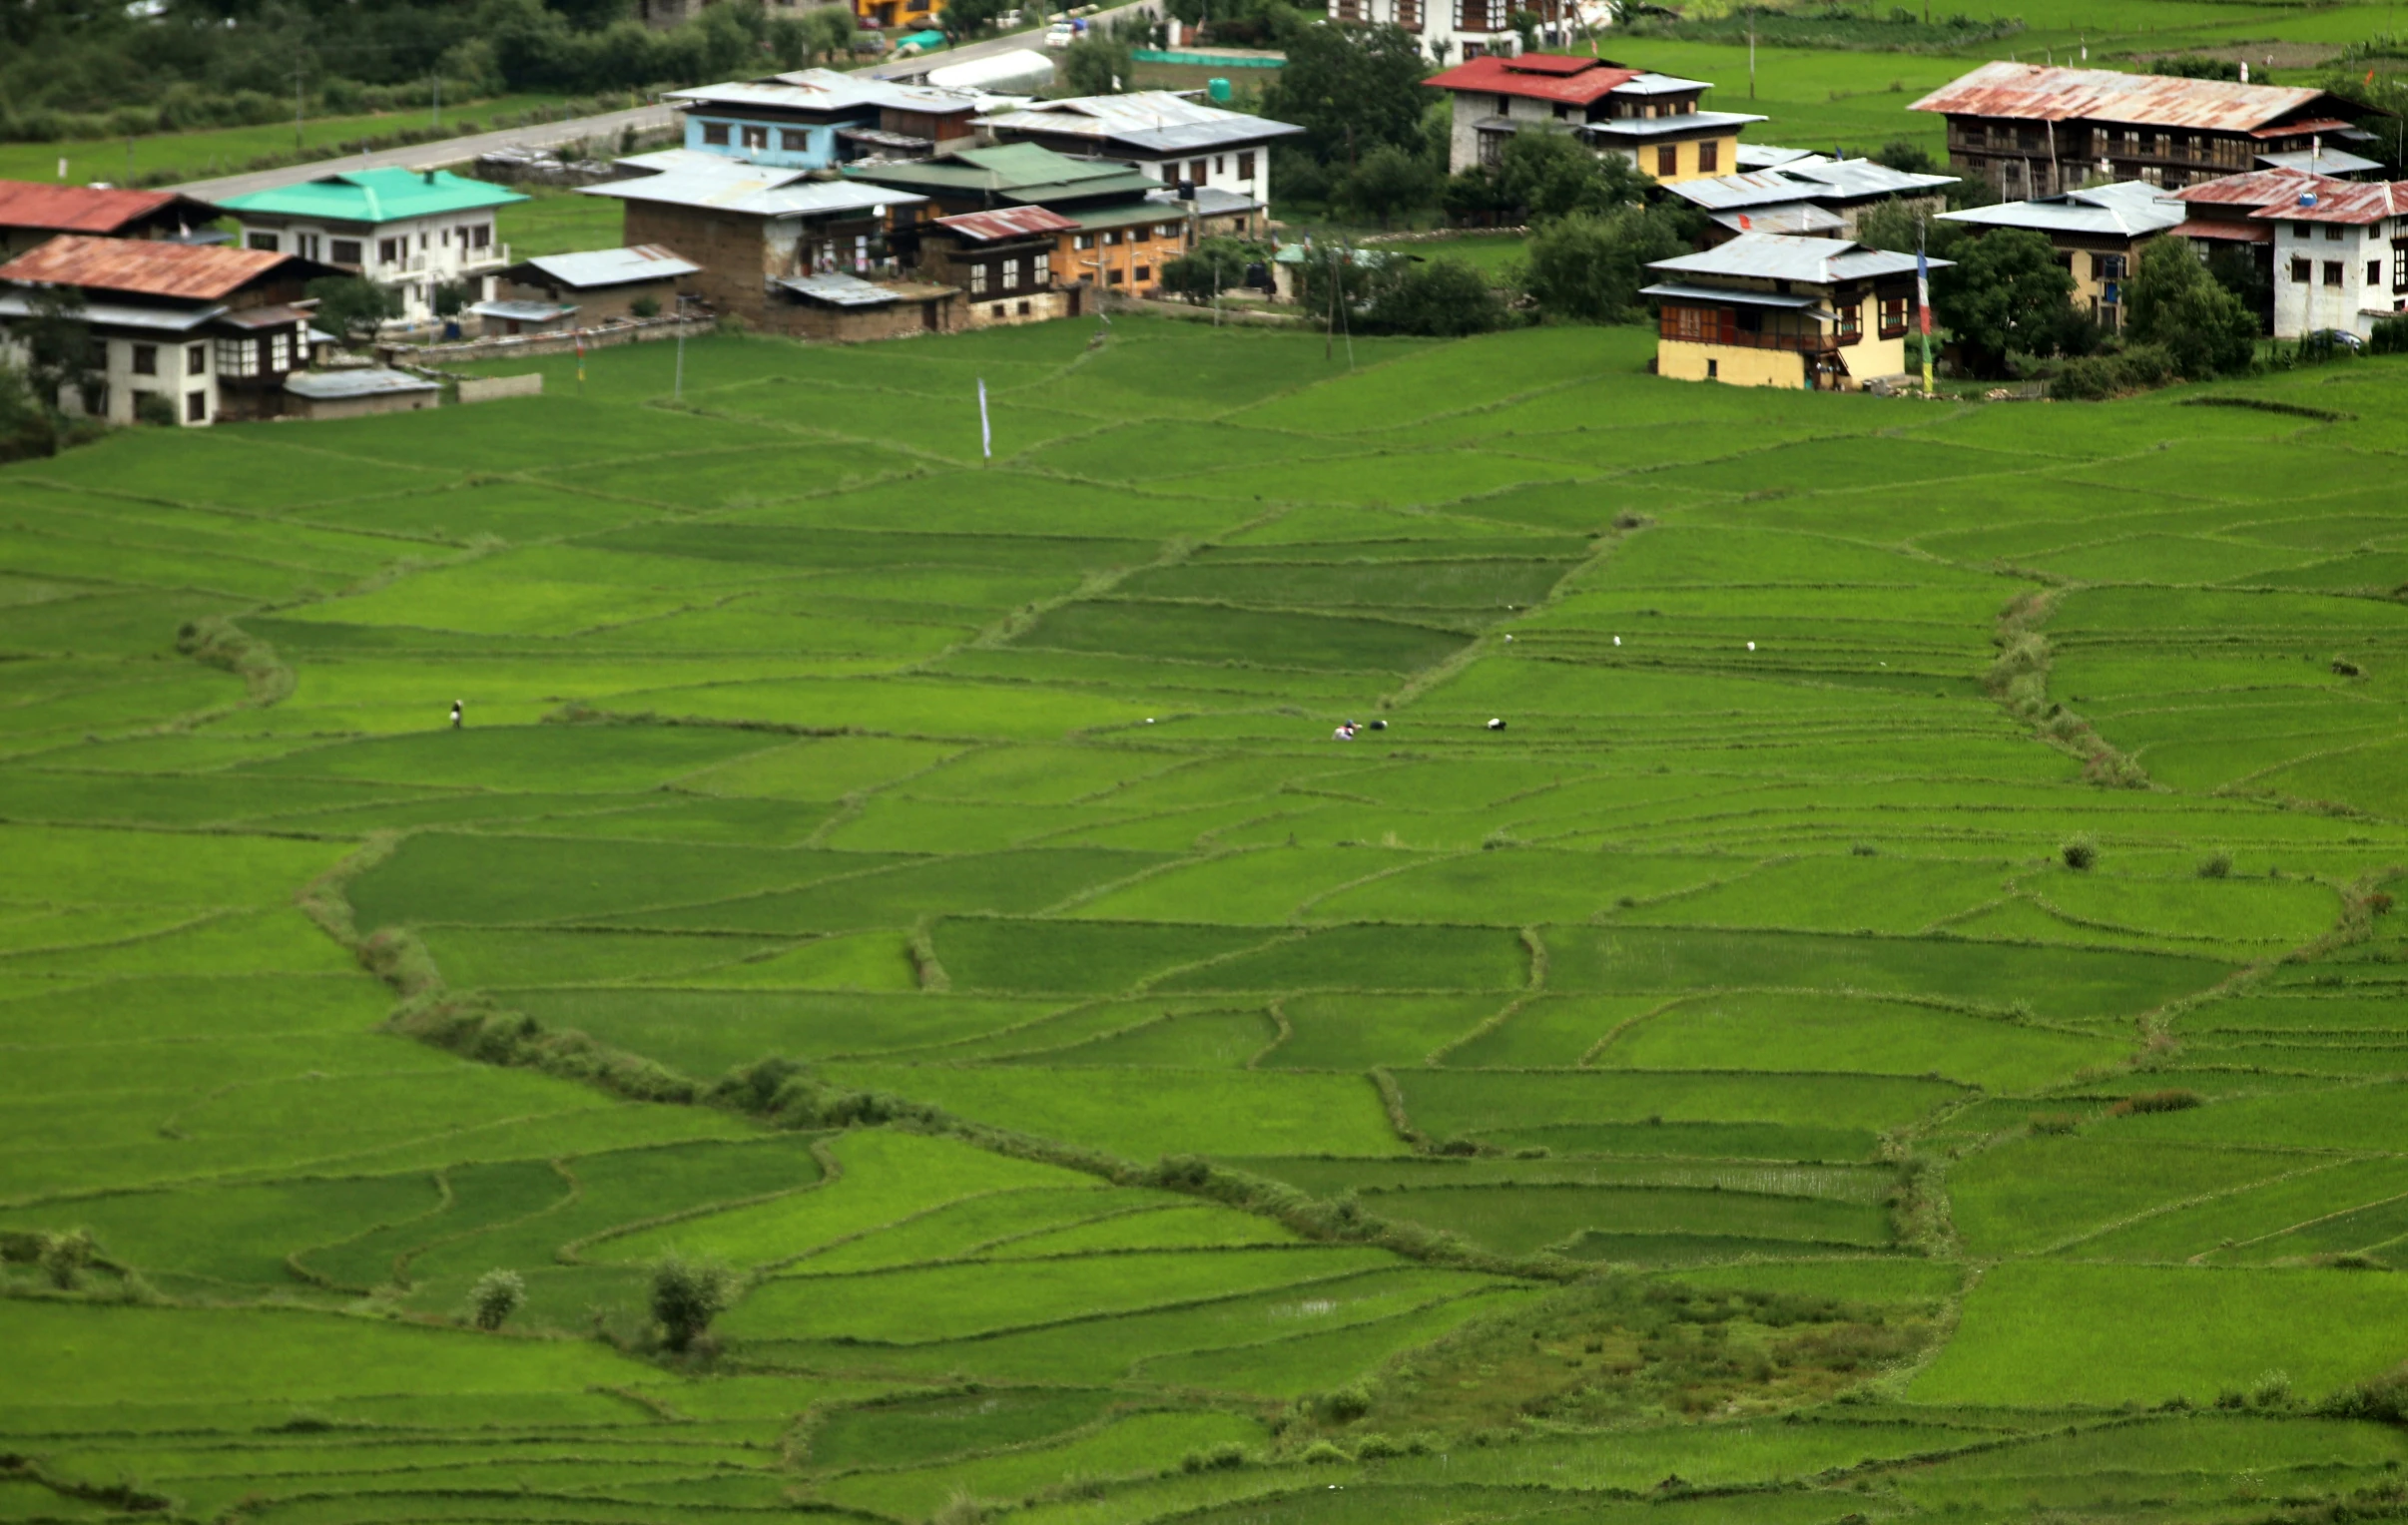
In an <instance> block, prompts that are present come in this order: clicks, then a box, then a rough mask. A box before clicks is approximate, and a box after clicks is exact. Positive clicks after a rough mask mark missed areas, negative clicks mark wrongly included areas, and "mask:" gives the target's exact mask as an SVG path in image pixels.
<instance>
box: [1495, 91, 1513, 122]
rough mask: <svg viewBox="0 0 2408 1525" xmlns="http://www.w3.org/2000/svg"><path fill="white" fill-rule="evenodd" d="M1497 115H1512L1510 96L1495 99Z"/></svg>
mask: <svg viewBox="0 0 2408 1525" xmlns="http://www.w3.org/2000/svg"><path fill="white" fill-rule="evenodd" d="M1497 115H1499V116H1501V117H1509V116H1511V115H1513V98H1512V97H1511V96H1509V95H1501V96H1499V97H1498V98H1497Z"/></svg>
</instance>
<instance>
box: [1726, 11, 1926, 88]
mask: <svg viewBox="0 0 2408 1525" xmlns="http://www.w3.org/2000/svg"><path fill="white" fill-rule="evenodd" d="M1925 3H1926V4H1929V3H1930V0H1925ZM1747 98H1748V99H1749V100H1751V101H1752V100H1754V99H1755V98H1756V8H1755V7H1754V6H1752V5H1751V6H1749V7H1748V8H1747Z"/></svg>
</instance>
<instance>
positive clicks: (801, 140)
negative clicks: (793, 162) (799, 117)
mask: <svg viewBox="0 0 2408 1525" xmlns="http://www.w3.org/2000/svg"><path fill="white" fill-rule="evenodd" d="M778 147H780V148H782V149H784V150H786V152H788V153H789V154H808V153H810V152H811V131H810V129H808V128H801V127H787V128H780V129H779V131H778Z"/></svg>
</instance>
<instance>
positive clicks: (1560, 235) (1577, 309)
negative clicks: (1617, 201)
mask: <svg viewBox="0 0 2408 1525" xmlns="http://www.w3.org/2000/svg"><path fill="white" fill-rule="evenodd" d="M1684 247H1685V244H1684V241H1683V240H1682V239H1681V237H1680V235H1679V234H1678V233H1677V232H1676V231H1675V230H1674V229H1673V227H1672V224H1671V220H1670V219H1669V218H1666V217H1664V216H1663V215H1662V214H1660V213H1659V212H1657V211H1655V210H1654V209H1651V208H1644V207H1616V208H1614V209H1613V210H1612V211H1610V212H1604V213H1596V212H1575V213H1573V214H1572V215H1571V216H1569V217H1566V218H1560V219H1557V220H1556V221H1554V222H1552V223H1549V224H1547V225H1546V226H1544V227H1542V228H1540V229H1539V230H1538V232H1537V233H1536V234H1534V235H1533V236H1532V237H1531V239H1530V252H1529V264H1528V266H1527V268H1526V269H1525V270H1524V272H1523V275H1522V287H1523V289H1524V290H1526V291H1528V292H1529V294H1530V297H1531V299H1532V300H1534V301H1536V302H1537V303H1538V310H1539V311H1541V312H1543V313H1545V314H1546V315H1547V316H1549V317H1554V318H1564V319H1568V320H1570V321H1573V322H1582V323H1619V322H1627V321H1628V320H1630V318H1632V317H1633V316H1634V315H1636V308H1637V306H1638V301H1639V295H1638V289H1639V287H1640V286H1642V285H1645V284H1646V283H1647V281H1648V278H1649V277H1648V274H1647V263H1648V261H1649V260H1651V259H1668V258H1670V257H1671V256H1673V255H1674V254H1679V253H1680V252H1681V251H1682V249H1683V248H1684Z"/></svg>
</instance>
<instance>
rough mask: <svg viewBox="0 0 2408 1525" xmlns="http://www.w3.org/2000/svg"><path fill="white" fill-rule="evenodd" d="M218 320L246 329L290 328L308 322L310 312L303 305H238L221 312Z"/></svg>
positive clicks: (227, 324) (228, 325)
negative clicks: (229, 310) (231, 309)
mask: <svg viewBox="0 0 2408 1525" xmlns="http://www.w3.org/2000/svg"><path fill="white" fill-rule="evenodd" d="M218 321H219V322H221V323H224V324H225V325H226V326H227V327H229V328H242V329H246V330H257V329H262V328H290V327H299V326H301V325H303V324H305V323H307V322H308V321H309V313H308V312H307V311H306V310H304V309H303V308H301V307H282V306H279V307H238V308H236V309H235V310H234V311H232V312H226V313H222V314H220V315H219V318H218Z"/></svg>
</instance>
